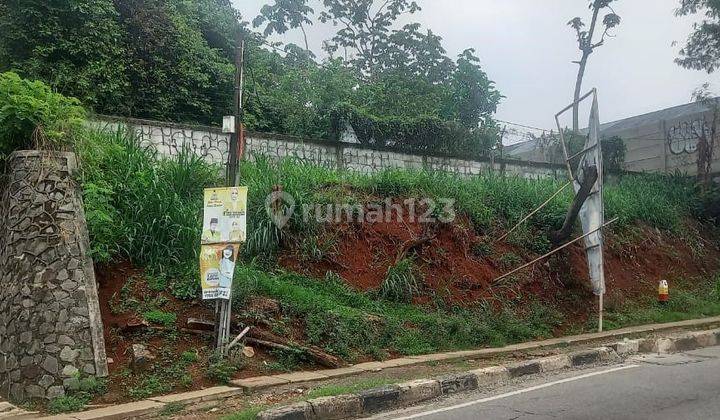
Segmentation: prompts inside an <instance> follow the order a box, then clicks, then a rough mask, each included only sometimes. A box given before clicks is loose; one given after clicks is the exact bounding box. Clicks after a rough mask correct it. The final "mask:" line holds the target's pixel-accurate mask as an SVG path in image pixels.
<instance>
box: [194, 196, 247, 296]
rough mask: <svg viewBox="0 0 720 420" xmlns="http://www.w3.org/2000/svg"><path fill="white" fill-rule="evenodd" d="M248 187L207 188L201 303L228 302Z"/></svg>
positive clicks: (243, 231) (242, 238) (243, 235)
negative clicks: (207, 300) (203, 301)
mask: <svg viewBox="0 0 720 420" xmlns="http://www.w3.org/2000/svg"><path fill="white" fill-rule="evenodd" d="M247 193H248V189H247V187H230V188H207V189H205V194H204V209H205V212H204V216H203V229H202V237H201V242H202V245H201V248H200V283H201V286H202V298H203V299H225V300H227V299H230V297H231V295H232V282H233V275H234V273H235V262H236V261H237V257H238V255H240V247H241V243H242V242H245V240H246V238H247V235H246V229H247V214H246V213H247Z"/></svg>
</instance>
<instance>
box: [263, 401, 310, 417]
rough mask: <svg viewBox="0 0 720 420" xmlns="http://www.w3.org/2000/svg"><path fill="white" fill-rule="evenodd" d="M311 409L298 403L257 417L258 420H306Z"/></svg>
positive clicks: (273, 409) (304, 404)
mask: <svg viewBox="0 0 720 420" xmlns="http://www.w3.org/2000/svg"><path fill="white" fill-rule="evenodd" d="M309 413H312V408H311V407H310V404H309V403H307V402H300V403H296V404H292V405H288V406H286V407H280V408H272V409H270V410H265V411H263V412H261V413H259V414H258V415H257V419H258V420H307V419H308V418H310V417H309V416H308V414H309Z"/></svg>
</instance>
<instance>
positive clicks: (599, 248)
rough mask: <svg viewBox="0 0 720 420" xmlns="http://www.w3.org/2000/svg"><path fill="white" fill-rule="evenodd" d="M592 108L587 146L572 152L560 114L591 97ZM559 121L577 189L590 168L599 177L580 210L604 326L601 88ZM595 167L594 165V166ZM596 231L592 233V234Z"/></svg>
mask: <svg viewBox="0 0 720 420" xmlns="http://www.w3.org/2000/svg"><path fill="white" fill-rule="evenodd" d="M591 96H592V98H593V100H592V108H591V111H590V122H589V124H588V133H587V138H586V140H585V144H584V146H583V149H582V150H581V151H580V152H579V153H576V154H574V155H572V156H569V154H568V148H567V145H566V142H565V135H564V133H563V130H562V126H561V125H560V116H561V115H562V114H564V113H565V112H567V111H569V110H570V109H573V108H574V107H575V106H576V105H577V104H579V103H580V102H582V101H584V100H586V99H587V98H589V97H591ZM555 122H556V123H557V127H558V130H559V133H560V141H561V143H562V148H563V154H564V156H565V162H566V164H567V168H568V175H569V177H570V180H571V181H572V182H573V183H574V187H575V192H576V193H577V192H578V190H579V189H580V187H581V184H582V181H583V180H584V179H585V175H586V173H588V172H589V170H590V169H593V170H594V171H596V172H597V180H596V181H595V184H594V185H593V186H592V189H591V190H590V194H589V195H588V197H587V199H586V200H585V202H584V203H583V205H582V208H581V209H580V212H579V214H578V215H579V218H580V221H581V224H582V228H583V233H585V234H586V235H587V236H586V238H585V252H586V253H587V258H588V271H589V274H590V281H591V282H592V283H593V289H594V292H595V294H596V295H597V296H598V330H599V331H602V330H603V297H604V294H605V269H604V257H603V242H604V241H603V235H602V230H601V228H602V227H603V226H604V225H605V210H604V202H603V167H602V165H603V162H602V147H601V144H600V112H599V107H598V101H597V90H596V89H593V90H591V91H590V92H588V93H587V94H585V95H584V96H582V97H581V98H580V99H578V101H577V102H575V103H573V104H571V105H568V106H567V107H566V108H565V109H563V110H562V111H560V112H558V113H557V114H556V115H555ZM578 157H579V158H580V162H579V163H578V166H577V168H576V171H575V172H573V168H572V165H571V161H572V160H573V159H575V158H578ZM592 167H594V168H592ZM591 232H592V234H590V233H591Z"/></svg>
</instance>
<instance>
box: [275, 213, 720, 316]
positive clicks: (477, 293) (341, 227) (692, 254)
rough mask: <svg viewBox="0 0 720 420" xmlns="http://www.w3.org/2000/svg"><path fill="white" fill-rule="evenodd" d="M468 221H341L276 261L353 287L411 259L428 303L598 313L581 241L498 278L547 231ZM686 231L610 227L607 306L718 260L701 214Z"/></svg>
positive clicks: (374, 284) (705, 269) (366, 287)
mask: <svg viewBox="0 0 720 420" xmlns="http://www.w3.org/2000/svg"><path fill="white" fill-rule="evenodd" d="M407 214H408V212H405V215H407ZM471 226H472V224H471V223H470V222H469V221H468V220H467V219H466V218H464V217H458V218H457V219H456V221H455V222H453V223H448V224H439V223H437V224H430V225H428V224H423V223H418V222H417V221H412V220H409V219H408V218H404V219H403V220H401V221H384V220H383V221H379V222H376V223H341V224H336V225H333V226H331V227H328V228H327V229H325V230H324V231H323V233H321V234H320V235H319V236H318V237H317V238H315V239H313V241H314V243H316V244H319V247H320V248H323V249H325V250H326V252H324V253H323V255H322V256H321V257H320V258H317V255H315V256H313V257H310V258H309V257H308V255H307V251H306V246H305V245H303V244H302V243H300V242H299V241H298V243H297V244H293V245H291V246H286V247H285V250H284V251H283V253H282V255H281V256H280V264H281V265H282V266H283V267H284V268H286V269H289V270H292V271H296V272H300V273H303V274H307V275H309V276H313V277H318V278H322V277H323V276H325V274H326V273H327V272H328V271H332V272H334V273H337V274H338V275H340V276H341V277H342V278H343V279H344V280H345V281H346V282H347V283H348V284H350V285H352V286H353V287H354V288H356V289H357V290H361V291H371V290H375V289H378V288H379V287H380V286H381V284H382V282H383V280H384V279H385V277H386V275H387V273H388V269H389V268H390V267H392V266H393V265H394V264H396V263H397V262H398V260H399V259H401V258H403V257H411V258H413V260H414V264H415V265H416V266H417V268H418V269H419V270H420V272H421V273H422V278H423V282H424V294H423V295H422V296H419V297H416V298H415V303H418V304H422V303H426V302H428V301H429V296H439V297H441V298H442V299H444V300H446V301H447V302H448V303H453V304H459V305H470V304H473V303H475V302H477V301H479V300H489V301H502V300H507V299H513V298H518V297H522V298H537V299H539V300H540V301H542V302H545V303H551V304H552V303H557V304H558V305H560V306H564V307H562V308H561V309H563V310H564V311H565V312H567V313H573V314H576V315H577V316H579V317H581V318H584V317H585V316H586V315H587V314H590V313H592V312H593V309H592V308H593V305H594V301H595V299H594V297H593V295H592V293H591V291H590V284H589V276H588V272H587V260H586V258H585V252H584V248H583V245H582V242H579V243H576V244H574V245H571V246H570V247H568V248H566V249H565V250H562V251H560V252H559V253H558V254H556V255H554V256H553V257H551V258H549V259H547V260H544V261H541V262H540V263H538V264H536V265H534V266H532V267H529V268H527V269H525V270H523V271H521V272H519V273H517V274H515V275H513V276H512V277H510V278H507V279H505V280H502V281H500V282H496V281H495V280H496V279H497V278H499V277H500V276H502V275H503V274H505V273H508V272H509V271H511V270H513V269H514V268H516V267H519V266H521V265H523V264H524V263H527V262H530V261H532V260H534V259H536V258H537V257H539V256H540V255H542V254H543V253H544V252H545V251H546V250H547V249H537V248H536V251H532V250H530V249H529V248H533V247H532V246H526V245H525V244H526V243H528V242H532V241H538V242H539V243H542V242H543V241H542V240H541V239H542V238H539V235H544V234H543V233H541V232H535V233H533V234H525V237H523V238H521V239H520V240H518V239H515V240H512V237H511V240H510V241H508V240H503V241H497V240H496V238H497V237H499V236H501V234H498V233H496V234H494V235H490V234H488V235H484V234H482V233H478V232H476V230H475V229H474V228H472V227H471ZM685 231H686V233H684V234H682V235H680V234H671V233H668V232H662V231H660V230H657V229H653V228H649V227H643V226H640V227H635V228H632V229H630V230H623V231H622V232H619V231H613V230H612V229H609V230H608V231H607V233H606V252H605V270H606V282H607V289H608V300H609V304H610V305H614V304H619V303H622V301H623V300H625V299H628V298H630V299H634V298H637V297H638V296H641V295H651V294H654V293H656V290H657V284H658V282H659V281H660V280H661V279H665V280H668V281H670V282H671V284H672V283H675V282H678V281H686V280H688V279H692V278H693V277H697V276H704V275H709V274H711V273H713V272H715V271H716V270H717V269H718V268H720V260H719V259H718V257H720V251H719V249H718V243H720V242H718V240H717V238H714V237H713V236H711V234H710V233H708V232H707V231H705V230H704V229H703V227H702V226H699V225H697V224H696V223H695V222H690V221H688V223H687V226H686V229H685ZM569 294H571V295H573V296H575V297H576V299H579V300H580V301H581V302H582V301H585V302H586V304H582V305H578V302H577V300H576V301H574V302H573V303H572V304H571V305H569V304H568V299H566V298H567V295H569ZM585 309H587V310H585ZM578 321H579V319H578Z"/></svg>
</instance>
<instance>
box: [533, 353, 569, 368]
mask: <svg viewBox="0 0 720 420" xmlns="http://www.w3.org/2000/svg"><path fill="white" fill-rule="evenodd" d="M536 361H537V363H538V364H539V365H540V371H541V372H553V371H557V370H563V369H566V368H569V367H570V358H569V357H568V356H567V355H566V354H559V355H557V356H550V357H543V358H542V359H537V360H536Z"/></svg>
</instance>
